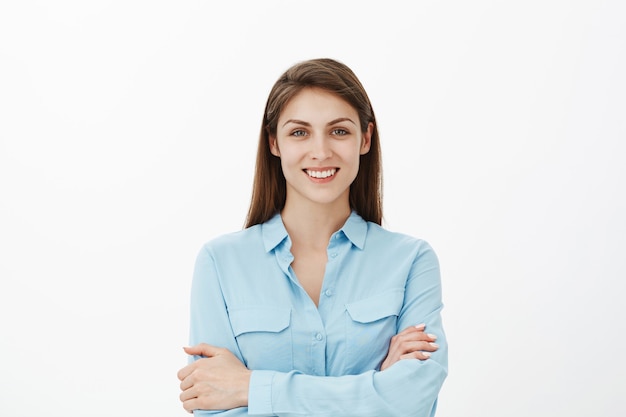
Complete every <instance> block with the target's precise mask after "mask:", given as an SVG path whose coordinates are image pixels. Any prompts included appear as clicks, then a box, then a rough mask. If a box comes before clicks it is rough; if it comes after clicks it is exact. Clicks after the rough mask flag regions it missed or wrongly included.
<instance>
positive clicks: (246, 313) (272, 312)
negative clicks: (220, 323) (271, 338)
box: [229, 307, 291, 336]
mask: <svg viewBox="0 0 626 417" xmlns="http://www.w3.org/2000/svg"><path fill="white" fill-rule="evenodd" d="M229 316H230V324H231V326H232V327H233V332H234V333H235V336H239V335H241V334H243V333H250V332H272V333H278V332H281V331H283V330H285V329H286V328H287V327H289V322H290V321H291V309H290V308H286V307H282V308H281V307H245V308H236V309H232V310H230V311H229Z"/></svg>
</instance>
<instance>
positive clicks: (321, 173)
mask: <svg viewBox="0 0 626 417" xmlns="http://www.w3.org/2000/svg"><path fill="white" fill-rule="evenodd" d="M304 172H306V173H307V174H308V176H309V177H311V178H319V179H324V178H329V177H332V176H333V175H335V173H336V172H337V168H331V169H324V170H313V169H305V170H304Z"/></svg>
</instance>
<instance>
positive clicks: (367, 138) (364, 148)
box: [361, 122, 374, 155]
mask: <svg viewBox="0 0 626 417" xmlns="http://www.w3.org/2000/svg"><path fill="white" fill-rule="evenodd" d="M372 133H374V123H372V122H369V124H368V125H367V130H366V131H365V132H363V136H362V137H361V155H365V154H366V153H368V152H369V151H370V146H371V145H372Z"/></svg>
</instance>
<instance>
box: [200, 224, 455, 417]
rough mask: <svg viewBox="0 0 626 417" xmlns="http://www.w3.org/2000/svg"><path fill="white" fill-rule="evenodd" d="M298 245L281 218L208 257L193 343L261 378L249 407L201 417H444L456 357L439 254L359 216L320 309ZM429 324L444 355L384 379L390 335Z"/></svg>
mask: <svg viewBox="0 0 626 417" xmlns="http://www.w3.org/2000/svg"><path fill="white" fill-rule="evenodd" d="M290 247H291V240H290V238H289V236H288V234H287V231H286V230H285V227H284V225H283V223H282V219H281V217H280V215H276V216H275V217H273V218H272V219H270V220H269V221H268V222H266V223H264V224H262V225H256V226H253V227H250V228H248V229H245V230H242V231H239V232H235V233H231V234H227V235H224V236H221V237H218V238H216V239H214V240H212V241H210V242H208V243H207V244H206V245H205V246H204V247H203V248H202V250H201V251H200V253H199V255H198V258H197V262H196V267H195V272H194V277H193V285H192V293H191V334H190V343H191V345H195V344H197V343H201V342H204V343H209V344H211V345H215V346H219V347H225V348H227V349H229V350H230V351H231V352H233V353H234V354H235V355H236V356H237V357H238V358H239V359H240V360H242V361H243V363H244V364H245V365H246V366H247V367H248V368H249V369H251V370H253V372H252V378H251V382H250V389H249V401H248V404H249V406H248V407H244V408H238V409H233V410H229V411H196V415H213V414H220V415H224V416H245V415H255V416H333V417H341V416H358V417H364V416H375V417H391V416H402V417H407V416H416V417H418V416H419V417H422V416H423V417H428V416H433V415H434V414H435V409H436V404H437V396H438V393H439V390H440V388H441V386H442V384H443V381H444V379H445V378H446V375H447V367H448V359H447V343H446V337H445V334H444V331H443V328H442V322H441V314H440V313H441V309H442V307H443V304H442V301H441V282H440V275H439V264H438V260H437V257H436V255H435V253H434V251H433V250H432V248H431V247H430V246H429V245H428V244H427V243H426V242H424V241H423V240H419V239H415V238H413V237H410V236H407V235H403V234H399V233H394V232H390V231H388V230H385V229H383V228H381V227H380V226H378V225H377V224H374V223H370V222H365V221H364V220H363V219H362V218H361V217H360V216H359V215H357V214H356V213H354V212H353V213H352V214H351V215H350V217H349V218H348V220H347V221H346V223H345V224H344V226H343V227H342V228H341V229H340V230H339V231H337V232H336V233H334V234H333V236H332V237H331V240H330V242H329V245H328V263H327V265H326V272H325V276H324V283H323V286H322V290H321V293H320V299H319V308H318V307H316V306H315V304H314V303H313V301H312V300H311V298H310V297H309V296H308V295H307V293H306V291H304V289H303V288H302V287H301V286H300V285H299V284H298V280H297V278H296V276H295V274H294V272H293V270H292V268H291V267H290V264H291V262H292V260H293V256H292V255H291V252H290ZM420 323H425V324H426V331H427V332H428V333H433V334H435V335H437V337H438V338H437V344H438V345H439V349H438V350H437V351H436V352H434V353H433V354H432V357H431V358H430V359H428V360H426V361H419V360H417V359H407V360H401V361H399V362H397V363H396V364H394V365H393V366H391V367H390V368H388V369H386V370H384V371H380V370H379V369H380V365H381V362H382V361H383V359H384V358H385V356H386V355H387V351H388V348H389V342H390V339H391V337H392V336H393V335H395V334H397V333H399V332H400V331H402V330H403V329H405V328H407V327H409V326H414V325H417V324H420ZM195 359H198V357H194V358H192V359H191V360H195Z"/></svg>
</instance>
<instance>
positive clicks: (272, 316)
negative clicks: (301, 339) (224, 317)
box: [228, 306, 293, 372]
mask: <svg viewBox="0 0 626 417" xmlns="http://www.w3.org/2000/svg"><path fill="white" fill-rule="evenodd" d="M228 314H229V316H230V323H231V326H232V329H233V332H234V333H235V338H236V339H237V344H238V345H239V350H240V351H241V354H242V356H243V360H244V362H245V364H246V366H247V367H248V368H249V369H252V370H254V369H261V370H262V369H271V370H276V371H282V372H287V371H291V370H292V369H293V341H292V336H291V327H290V324H291V308H289V307H271V306H270V307H266V306H258V307H255V306H251V307H244V308H233V309H230V310H229V312H228Z"/></svg>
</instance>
